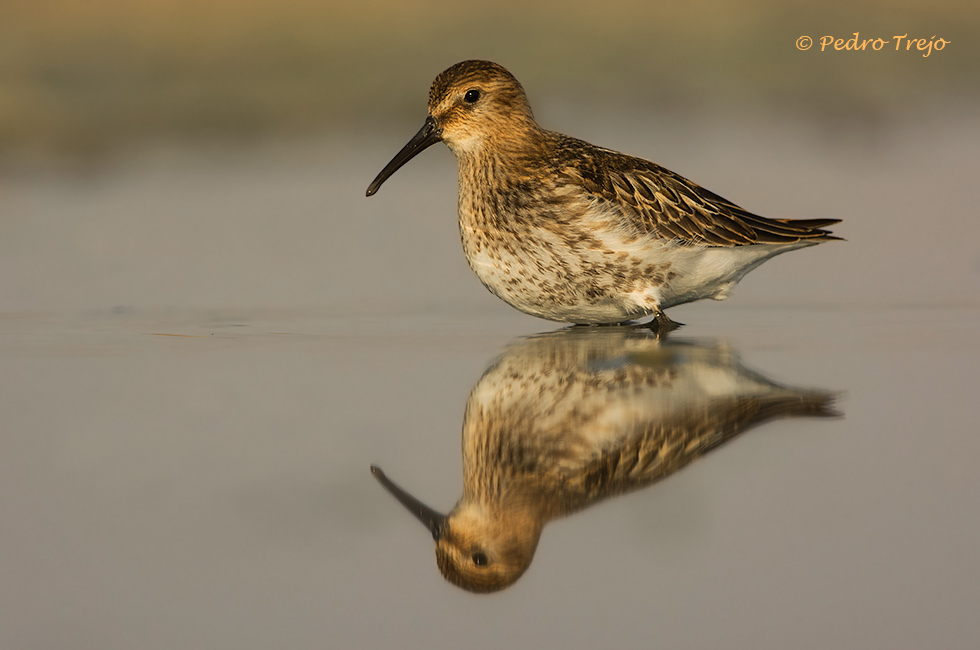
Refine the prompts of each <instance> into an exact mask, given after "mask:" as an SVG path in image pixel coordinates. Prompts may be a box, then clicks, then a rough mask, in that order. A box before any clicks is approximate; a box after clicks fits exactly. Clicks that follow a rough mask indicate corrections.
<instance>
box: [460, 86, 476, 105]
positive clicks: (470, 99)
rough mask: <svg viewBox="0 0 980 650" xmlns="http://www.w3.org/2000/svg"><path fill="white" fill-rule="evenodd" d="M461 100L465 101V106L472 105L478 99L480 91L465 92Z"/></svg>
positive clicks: (473, 89)
mask: <svg viewBox="0 0 980 650" xmlns="http://www.w3.org/2000/svg"><path fill="white" fill-rule="evenodd" d="M463 99H464V100H465V101H466V103H467V104H473V103H474V102H476V101H477V100H478V99H480V91H479V90H477V89H476V88H472V89H470V90H467V91H466V94H465V95H463Z"/></svg>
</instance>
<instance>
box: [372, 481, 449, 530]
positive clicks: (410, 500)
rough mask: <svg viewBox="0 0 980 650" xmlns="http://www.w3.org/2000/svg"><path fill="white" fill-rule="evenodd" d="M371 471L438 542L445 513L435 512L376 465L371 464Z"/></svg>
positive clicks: (443, 527)
mask: <svg viewBox="0 0 980 650" xmlns="http://www.w3.org/2000/svg"><path fill="white" fill-rule="evenodd" d="M371 473H372V474H374V478H376V479H378V482H379V483H381V485H383V486H385V489H386V490H388V491H389V492H391V494H392V495H393V496H394V497H395V498H396V499H398V500H399V501H400V502H401V504H402V505H403V506H405V507H406V508H408V511H409V512H411V513H412V514H413V515H415V516H416V517H417V518H418V520H419V521H421V522H422V523H423V524H425V527H426V528H428V529H429V532H431V533H432V538H433V539H434V540H436V541H437V542H438V541H439V537H440V536H441V535H442V533H443V531H444V530H445V528H446V519H447V517H446V515H443V514H440V513H438V512H436V511H435V510H433V509H432V508H430V507H429V506H427V505H425V504H424V503H422V502H421V501H419V500H418V499H416V498H415V497H413V496H412V495H411V494H409V493H408V492H406V491H405V490H403V489H401V488H400V487H398V486H397V485H395V484H394V483H393V482H392V481H391V479H389V478H388V477H387V476H385V473H384V472H382V471H381V468H380V467H378V466H377V465H371Z"/></svg>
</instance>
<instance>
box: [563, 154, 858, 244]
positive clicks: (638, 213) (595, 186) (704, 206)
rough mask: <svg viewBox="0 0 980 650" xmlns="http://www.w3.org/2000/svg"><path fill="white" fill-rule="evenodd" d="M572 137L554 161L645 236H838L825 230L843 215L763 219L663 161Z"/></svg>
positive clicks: (777, 239)
mask: <svg viewBox="0 0 980 650" xmlns="http://www.w3.org/2000/svg"><path fill="white" fill-rule="evenodd" d="M571 140H573V139H571V138H567V139H565V142H564V143H563V148H564V149H565V151H569V152H574V154H573V155H572V156H569V158H567V159H565V160H563V161H556V162H559V164H561V163H564V165H565V166H564V172H565V173H566V174H570V175H572V176H573V177H574V179H575V181H576V182H578V183H579V184H581V186H582V188H583V189H584V190H585V191H586V192H588V193H589V194H591V195H592V196H593V197H594V199H595V200H598V201H605V202H608V203H609V204H611V205H612V206H614V207H617V208H619V209H620V211H621V212H622V213H623V214H624V215H625V216H626V217H627V218H628V219H629V220H630V222H631V223H632V224H633V225H634V226H635V227H636V228H638V229H639V230H640V231H641V232H643V233H645V234H649V235H653V236H655V237H660V238H664V239H678V240H681V241H683V242H688V243H692V244H706V245H709V246H741V245H746V244H783V243H792V242H798V241H801V240H812V241H814V242H817V241H826V240H830V239H840V238H839V237H834V236H833V235H831V234H830V233H829V231H827V230H824V229H823V228H825V227H827V226H830V225H833V224H835V223H838V222H839V221H840V219H806V220H804V219H798V220H793V219H769V218H766V217H760V216H759V215H756V214H752V213H751V212H748V211H746V210H743V209H742V208H740V207H739V206H737V205H735V204H734V203H732V202H731V201H729V200H728V199H725V198H722V197H720V196H718V195H717V194H715V193H714V192H711V191H709V190H706V189H704V188H703V187H701V186H700V185H698V184H697V183H694V182H692V181H689V180H688V179H686V178H684V177H683V176H681V175H679V174H675V173H674V172H672V171H670V170H669V169H665V168H664V167H661V166H660V165H657V164H655V163H652V162H649V161H646V160H642V159H640V158H633V157H631V156H625V155H623V154H620V153H617V152H614V151H609V150H608V149H599V148H597V147H593V146H592V145H589V144H587V143H584V142H579V141H575V142H569V141H571ZM570 145H571V146H570Z"/></svg>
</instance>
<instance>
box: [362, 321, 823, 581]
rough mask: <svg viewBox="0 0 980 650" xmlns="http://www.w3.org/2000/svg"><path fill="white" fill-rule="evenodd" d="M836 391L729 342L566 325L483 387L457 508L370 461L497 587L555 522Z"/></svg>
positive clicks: (474, 574)
mask: <svg viewBox="0 0 980 650" xmlns="http://www.w3.org/2000/svg"><path fill="white" fill-rule="evenodd" d="M833 399H834V394H833V393H830V392H827V391H821V390H807V389H799V388H791V387H788V386H780V385H778V384H776V383H774V382H771V381H769V380H768V379H766V378H765V377H763V376H761V375H759V374H758V373H755V372H752V371H751V370H748V369H746V368H745V367H743V366H742V365H741V364H740V363H739V362H738V358H737V355H736V354H735V353H734V351H732V350H731V348H729V347H727V346H725V345H719V344H704V343H699V344H693V343H684V342H678V341H670V342H667V343H664V344H660V343H658V337H657V336H656V335H655V334H654V333H652V332H649V331H646V330H645V329H641V328H636V327H629V328H614V329H605V328H604V329H592V328H589V329H581V328H569V329H564V330H559V331H558V332H552V333H550V334H545V335H540V336H535V337H531V338H528V339H525V340H523V341H520V342H518V343H517V344H514V345H512V346H510V348H509V349H508V350H507V351H506V352H505V353H504V355H503V356H501V357H500V358H499V359H498V360H497V361H496V362H495V363H494V364H493V365H492V366H491V367H490V369H488V370H487V371H486V373H484V375H483V377H482V378H481V379H480V381H479V382H478V383H477V385H476V387H474V388H473V391H472V392H471V393H470V397H469V401H468V402H467V404H466V412H465V415H464V416H463V496H462V497H461V498H460V499H459V501H458V503H457V504H456V507H455V508H453V510H452V511H451V512H450V513H449V514H448V515H443V514H440V513H439V512H438V511H436V510H433V509H431V508H429V507H428V506H426V505H424V504H423V503H422V502H421V501H419V500H418V499H416V498H415V497H413V496H411V495H410V494H409V493H408V492H406V491H405V490H403V489H402V488H400V487H398V486H397V485H396V484H395V483H393V482H392V481H391V480H389V479H388V478H387V477H386V476H385V475H384V473H383V472H382V471H381V470H380V469H379V468H377V467H372V468H371V471H372V473H373V474H374V475H375V477H376V478H377V479H378V480H379V481H381V483H382V484H383V485H384V486H385V488H387V489H388V490H389V491H390V492H391V493H392V494H393V495H394V496H395V497H396V498H397V499H398V500H399V501H400V502H401V503H402V505H404V506H405V507H407V508H408V509H409V510H410V511H411V512H412V513H413V514H414V515H415V516H416V517H418V518H419V519H420V520H421V521H422V522H423V523H424V524H425V525H426V527H427V528H429V531H430V532H431V533H432V536H433V537H434V538H435V540H436V559H437V563H438V565H439V568H440V570H441V571H442V573H443V575H444V576H445V577H446V579H448V580H450V581H451V582H453V583H454V584H456V585H458V586H460V587H463V588H465V589H468V590H471V591H477V592H488V591H496V590H499V589H503V588H505V587H507V586H509V585H511V584H513V583H514V582H515V581H516V580H517V579H518V578H519V577H520V576H521V575H522V574H523V573H524V572H525V570H526V569H527V568H528V566H529V565H530V563H531V560H532V558H533V556H534V551H535V549H536V548H537V545H538V540H539V538H540V536H541V532H542V529H543V528H544V525H545V524H546V523H547V522H548V521H549V520H551V519H555V518H557V517H563V516H565V515H568V514H571V513H573V512H576V511H578V510H581V509H582V508H586V507H588V506H591V505H593V504H595V503H597V502H599V501H601V500H603V499H607V498H609V497H612V496H616V495H619V494H624V493H626V492H630V491H632V490H636V489H639V488H641V487H644V486H647V485H650V484H651V483H654V482H656V481H659V480H661V479H663V478H665V477H667V476H669V475H671V474H673V473H674V472H676V471H678V470H680V469H682V468H683V467H685V466H687V465H688V464H690V463H691V462H693V461H694V460H696V459H697V458H699V457H701V456H702V455H704V454H705V453H707V452H709V451H711V450H712V449H715V448H717V447H718V446H720V445H722V444H723V443H725V442H726V441H728V440H731V439H732V438H733V437H735V436H737V435H738V434H740V433H742V432H744V431H747V430H748V429H750V428H751V427H753V426H755V425H757V424H760V423H761V422H765V421H766V420H770V419H773V418H778V417H799V416H826V415H832V414H833V412H832V409H831V404H832V401H833Z"/></svg>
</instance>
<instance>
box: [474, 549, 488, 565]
mask: <svg viewBox="0 0 980 650" xmlns="http://www.w3.org/2000/svg"><path fill="white" fill-rule="evenodd" d="M488 562H490V560H488V559H487V554H486V553H484V552H483V551H477V552H476V553H474V554H473V564H475V565H476V566H486V565H487V563H488Z"/></svg>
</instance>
